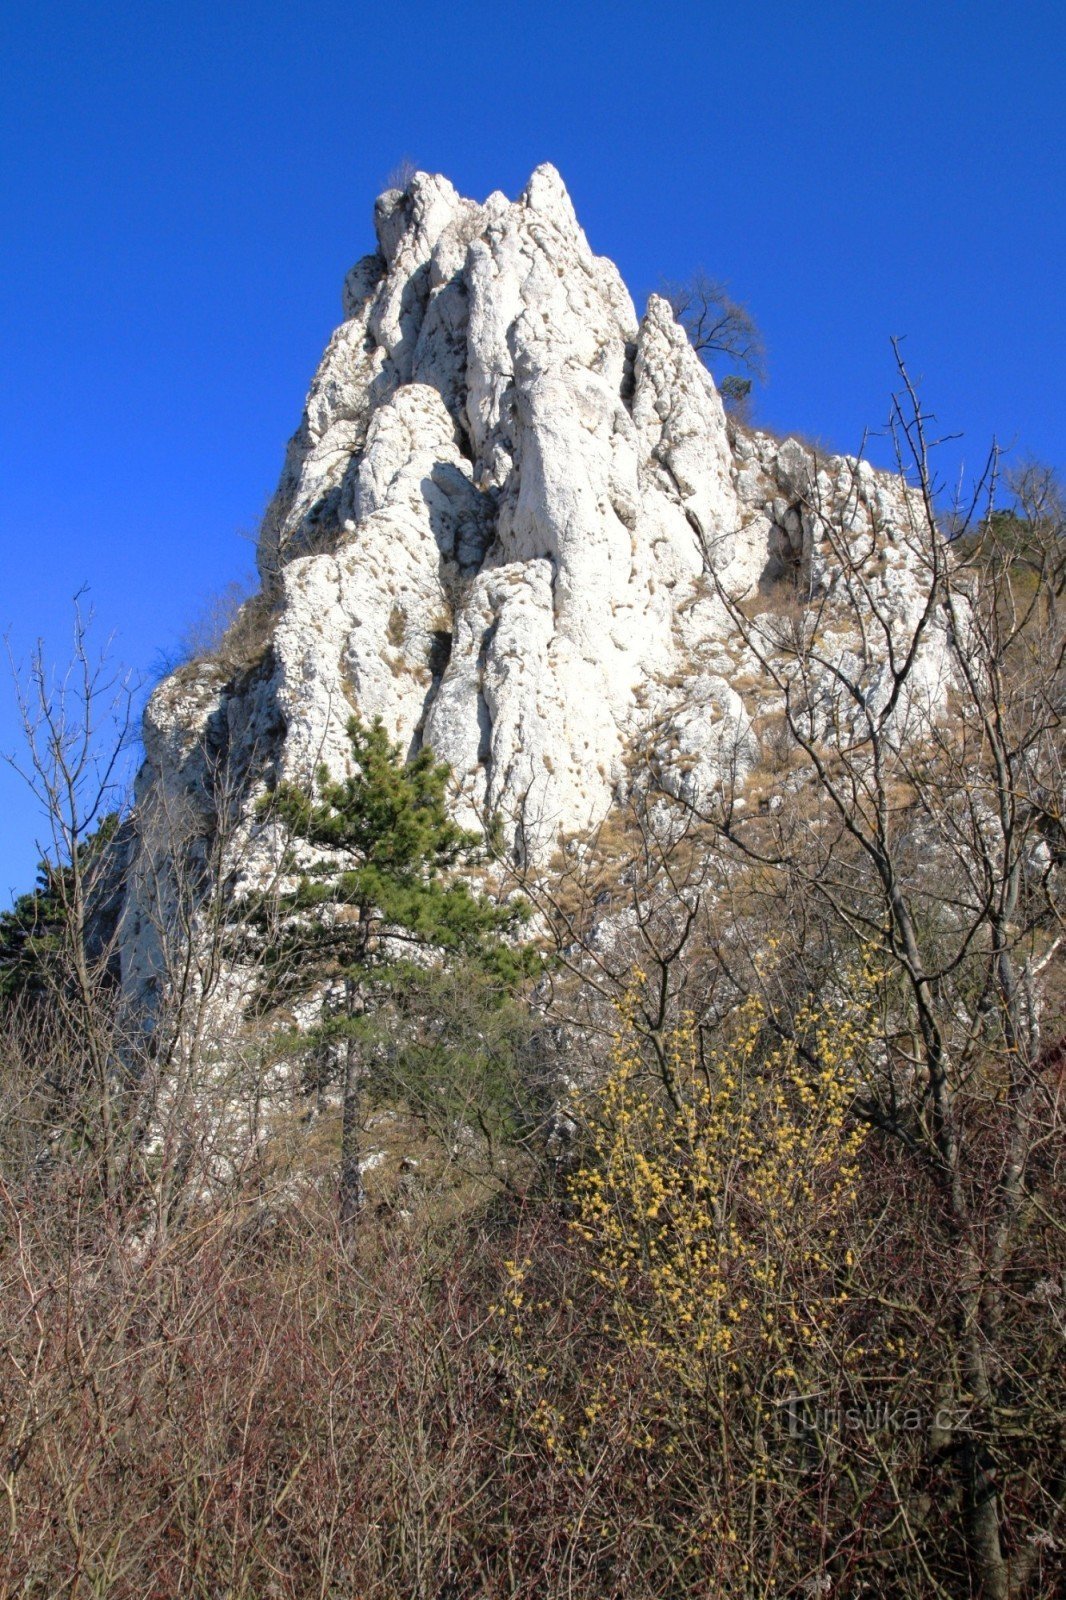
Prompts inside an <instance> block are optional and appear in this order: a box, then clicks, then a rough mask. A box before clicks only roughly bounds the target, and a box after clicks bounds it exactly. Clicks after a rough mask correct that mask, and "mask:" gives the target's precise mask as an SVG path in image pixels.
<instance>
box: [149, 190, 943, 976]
mask: <svg viewBox="0 0 1066 1600" xmlns="http://www.w3.org/2000/svg"><path fill="white" fill-rule="evenodd" d="M374 224H375V230H376V235H377V250H376V251H375V253H374V254H372V255H369V256H365V257H364V258H363V259H362V260H361V261H359V262H358V263H357V265H356V266H355V267H354V268H353V269H352V271H351V272H350V273H349V275H348V278H347V280H346V282H345V285H344V295H343V312H344V320H343V321H342V323H341V325H340V327H339V328H338V329H337V331H336V333H335V334H334V335H333V338H332V339H331V341H330V343H329V346H328V348H327V350H326V352H325V355H324V356H323V359H322V362H321V365H320V367H319V369H318V372H317V373H316V375H315V378H314V381H313V383H312V385H311V391H310V394H309V396H308V399H307V404H306V408H305V411H304V415H303V419H302V422H301V424H300V427H299V429H298V431H297V432H296V434H295V436H294V437H293V439H292V440H291V442H290V444H289V448H288V453H287V456H286V460H285V466H284V470H283V472H282V477H281V482H280V485H279V487H278V491H277V494H276V496H275V498H274V500H273V502H272V504H271V507H270V509H269V512H268V514H267V517H266V519H265V522H264V528H263V534H262V538H261V544H260V551H259V564H260V570H261V573H262V578H263V584H264V595H265V600H264V601H261V602H260V603H259V604H258V607H257V611H256V616H257V618H258V623H257V626H258V629H259V633H258V636H257V639H256V642H255V648H254V649H253V650H252V651H251V652H246V658H245V659H244V660H243V661H242V662H240V663H235V662H234V661H233V660H227V659H225V657H224V656H223V658H222V659H212V660H209V661H204V662H200V663H192V664H190V665H189V666H186V667H184V668H182V669H181V670H180V671H179V672H178V673H177V674H175V675H174V676H172V677H171V678H169V679H168V680H167V681H166V682H164V683H163V684H162V685H161V686H160V688H159V689H158V690H157V691H156V693H155V695H154V696H153V699H152V701H151V703H150V705H149V708H148V712H147V715H146V719H145V746H146V752H147V761H146V764H145V767H144V770H143V772H142V774H141V778H140V780H139V786H138V814H139V818H140V822H139V826H140V829H141V836H142V844H141V851H140V866H139V869H138V875H137V877H136V880H135V883H134V887H133V889H132V891H131V895H130V903H129V908H128V916H127V935H126V966H127V972H128V975H129V980H130V981H131V982H132V983H133V984H134V986H135V987H136V986H137V985H140V984H143V983H145V982H151V981H154V980H153V978H152V962H153V956H152V939H151V938H150V937H149V934H148V932H147V931H146V930H147V928H148V924H149V922H150V921H151V920H152V917H150V916H149V913H148V908H147V899H148V898H149V897H150V896H154V897H155V900H156V901H157V902H158V900H159V897H160V888H159V885H160V883H161V882H162V881H163V880H164V879H165V876H166V871H167V863H166V860H165V856H166V854H167V852H171V853H172V852H173V830H174V827H175V826H176V825H177V826H178V828H179V830H180V832H181V834H182V838H183V839H184V840H185V841H186V843H185V845H184V846H183V849H184V850H185V853H186V857H187V859H188V860H191V861H192V862H193V864H194V866H195V870H197V871H199V872H201V873H204V874H210V873H212V872H218V871H219V870H221V865H220V863H219V862H217V861H214V859H213V855H212V852H213V849H214V848H215V846H216V845H217V842H218V840H219V837H220V827H221V824H222V822H223V821H225V823H226V828H227V835H226V843H225V847H224V853H228V860H227V862H226V863H225V869H226V870H227V871H229V872H231V873H232V874H233V876H234V881H240V880H241V879H242V878H247V877H251V878H254V877H255V875H256V873H257V872H260V873H261V872H262V871H263V870H264V866H263V863H264V861H265V860H266V858H267V857H266V853H265V852H267V842H266V841H265V840H264V839H263V838H262V837H261V830H260V826H259V824H257V822H256V820H255V809H254V800H255V797H256V794H257V792H260V791H261V790H262V788H263V786H264V785H267V784H269V783H271V782H272V781H274V780H275V779H276V778H277V777H278V776H284V777H288V778H293V779H301V780H303V779H307V778H309V776H310V774H311V772H312V771H313V769H314V767H315V765H316V764H317V763H318V762H319V761H325V762H327V763H328V764H330V765H331V766H333V767H334V768H337V769H340V768H342V767H343V765H344V763H345V760H346V749H347V747H346V741H345V737H344V727H345V722H346V720H347V717H348V716H349V714H350V712H351V710H352V709H353V708H355V709H357V710H358V711H359V712H360V713H361V714H362V716H363V717H365V718H370V717H372V716H375V715H380V716H381V717H382V718H383V719H384V721H385V723H386V724H387V726H388V728H389V729H390V731H391V732H392V733H393V734H394V736H395V737H396V738H397V739H398V740H399V741H400V742H401V743H402V745H403V746H404V747H405V748H408V749H410V750H412V751H414V750H415V749H417V748H418V746H419V745H421V744H423V743H425V744H428V745H430V746H431V747H432V748H433V749H434V750H435V751H436V752H437V753H438V754H439V755H440V756H441V757H443V758H444V759H445V760H447V761H448V762H449V763H450V765H451V767H452V769H453V771H454V773H455V777H456V781H457V784H458V786H459V790H460V797H459V798H458V799H457V805H458V807H459V808H460V809H461V810H463V811H465V812H467V813H468V820H469V816H470V815H473V814H476V815H477V816H479V817H481V818H484V817H486V816H487V815H489V814H493V813H495V814H497V815H498V816H499V817H500V819H501V820H502V823H503V827H504V831H505V836H506V838H507V840H508V843H509V845H510V847H511V848H512V849H513V850H514V851H515V852H516V853H517V854H519V855H525V856H526V857H527V858H531V859H533V860H536V859H538V858H539V859H545V858H546V857H547V855H548V853H549V852H550V850H551V849H552V848H553V846H554V844H555V842H556V841H557V840H558V838H559V837H560V836H561V835H563V834H566V833H572V832H574V831H578V830H581V829H584V828H587V827H588V826H589V825H590V824H593V823H595V822H596V821H598V820H599V819H600V818H601V817H602V816H603V815H604V814H605V812H606V811H607V810H608V809H609V808H610V806H611V805H612V802H613V801H614V800H615V799H616V798H617V797H618V796H620V795H621V794H622V793H623V792H624V790H625V788H626V786H627V785H628V784H629V783H630V782H631V781H632V775H633V772H634V770H639V769H640V767H641V766H642V765H647V764H648V763H652V762H653V763H654V764H655V767H656V770H657V772H659V774H660V775H661V776H662V777H663V778H664V781H665V782H666V783H667V784H668V785H670V784H672V785H674V786H675V787H682V786H683V787H685V788H686V789H687V790H688V791H689V792H691V793H694V794H700V793H703V794H706V793H708V792H710V791H712V790H713V789H714V787H715V786H716V785H717V784H718V783H719V782H720V781H721V780H722V776H723V773H729V774H730V775H736V774H737V773H740V774H741V775H742V774H743V772H744V770H745V769H746V768H747V767H748V766H750V765H751V763H752V762H753V761H754V760H755V759H756V757H757V754H758V741H757V737H756V731H755V728H754V727H753V719H754V717H755V713H756V711H757V710H759V709H760V705H759V704H758V693H757V689H756V690H753V689H752V682H753V673H752V666H753V663H752V662H751V660H750V659H749V658H746V653H745V649H744V647H743V643H742V641H741V640H740V639H739V638H738V636H737V632H736V629H735V628H733V627H732V626H731V624H730V620H729V614H728V610H727V608H726V607H725V605H724V604H723V602H722V600H721V598H720V594H719V587H720V586H724V587H725V588H726V589H727V590H728V591H729V592H731V593H741V592H747V593H749V594H750V595H751V596H752V597H753V599H754V603H755V604H758V603H759V596H760V595H763V596H765V595H766V594H767V593H768V592H772V591H773V590H774V589H775V586H780V583H781V581H782V580H785V579H795V580H797V582H798V584H799V587H800V588H801V589H802V591H803V592H804V593H806V594H811V593H813V592H815V591H821V592H826V591H829V590H831V589H832V585H833V583H834V581H835V576H836V574H835V569H834V561H833V544H832V540H830V541H828V542H827V540H826V538H825V537H824V534H825V528H826V526H827V521H826V519H827V517H831V519H832V524H833V527H834V528H835V529H836V530H837V533H838V535H839V530H841V529H843V530H844V531H845V534H846V536H847V537H854V538H856V539H862V538H866V539H869V540H870V541H872V542H873V543H876V544H877V546H878V549H879V550H880V552H881V554H880V557H879V561H878V572H877V577H876V579H875V582H876V584H877V585H878V586H879V591H878V592H879V593H880V594H881V596H882V598H883V603H884V605H885V606H886V607H888V608H889V609H890V610H892V611H894V612H895V613H897V614H898V616H899V618H900V621H901V625H902V624H905V622H906V618H907V616H908V614H909V612H910V610H911V609H912V608H913V605H914V603H915V592H916V586H915V574H914V573H913V572H912V571H911V569H910V567H909V566H908V559H907V552H906V544H907V539H906V528H907V518H908V502H907V497H906V494H905V492H904V491H903V489H902V486H901V485H900V484H899V483H898V482H897V481H895V480H893V479H891V478H886V477H884V476H881V475H878V474H875V473H874V472H872V471H871V470H870V469H869V468H868V467H867V466H865V465H860V464H858V463H856V462H854V461H849V460H845V459H844V458H839V457H836V458H828V459H824V458H819V459H815V457H814V456H813V455H812V453H811V452H810V451H809V450H807V449H806V448H804V447H801V446H800V445H799V444H798V443H796V442H795V441H793V440H789V441H786V442H784V443H780V442H778V441H775V440H773V439H771V438H769V437H768V436H766V435H763V434H759V433H754V434H753V433H750V432H747V431H742V430H735V429H731V428H730V426H729V425H728V423H727V420H726V417H725V415H724V414H723V410H722V405H721V402H720V400H719V397H718V394H717V392H716V390H715V386H714V384H713V382H712V380H711V378H710V376H709V375H708V373H707V372H706V371H705V369H704V368H703V366H702V365H701V363H700V361H699V360H698V358H697V356H696V355H695V353H694V352H693V350H692V348H691V347H690V345H689V342H688V339H687V337H686V335H685V333H684V331H683V330H682V329H681V328H680V327H679V326H678V325H677V323H676V322H675V321H674V318H673V316H672V313H671V311H670V308H669V306H668V305H667V304H666V302H665V301H663V300H662V299H659V298H657V297H655V296H653V297H652V299H651V300H650V302H649V304H648V307H647V309H646V311H645V313H644V316H643V318H641V319H638V317H637V315H636V312H635V310H634V308H633V304H632V302H631V300H630V297H629V295H628V293H627V291H626V288H625V286H624V284H623V283H622V281H621V278H620V276H619V274H618V272H617V270H616V268H615V267H614V266H613V265H612V263H611V262H610V261H607V260H605V259H604V258H602V257H598V256H595V255H594V254H593V253H592V251H591V250H590V248H589V245H588V243H587V241H586V239H585V236H584V234H583V232H582V230H581V228H580V226H579V224H578V222H577V219H576V217H575V215H574V211H573V207H572V205H571V203H570V199H569V197H568V195H567V192H566V189H565V187H564V186H563V183H562V180H561V178H560V177H559V174H558V173H557V172H556V171H555V170H554V169H553V168H552V167H549V166H544V167H539V168H538V169H537V171H536V172H535V173H534V174H533V176H532V178H531V179H530V181H529V184H528V185H527V187H526V189H525V190H524V191H523V193H522V194H521V195H520V196H519V198H518V199H517V200H515V201H513V202H510V201H508V200H507V199H505V197H504V196H503V195H501V194H493V195H491V196H490V197H489V198H488V200H486V201H485V203H484V204H483V205H479V204H477V203H476V202H474V201H472V200H465V199H463V198H461V197H460V196H459V195H458V194H457V193H456V191H455V190H454V189H453V188H452V186H451V184H450V183H448V182H447V180H446V179H444V178H442V177H438V176H432V175H429V174H426V173H418V174H416V175H415V176H414V178H413V179H412V180H411V182H410V184H409V185H408V187H407V188H406V189H405V190H402V191H401V190H390V191H388V192H387V193H385V194H383V195H382V196H381V197H380V199H379V200H378V201H377V204H376V207H375V213H374ZM245 631H247V629H246V630H245ZM853 645H854V640H849V639H845V638H842V639H841V641H840V648H841V649H842V650H844V649H848V648H852V647H853ZM868 667H869V673H870V683H871V692H876V677H877V672H878V670H879V664H878V663H877V662H870V663H869V664H868ZM930 670H932V671H934V672H935V670H936V667H935V663H934V664H933V666H932V667H931V669H930ZM755 676H757V674H755ZM753 694H754V699H753ZM762 709H765V708H762ZM160 817H165V819H166V828H163V829H160V828H157V827H156V826H155V825H154V823H153V818H155V819H158V818H160ZM168 830H169V834H170V836H169V837H168ZM164 898H165V896H164ZM158 915H159V912H158V907H157V909H156V910H155V911H154V912H153V916H154V917H155V918H156V919H157V918H158Z"/></svg>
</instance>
